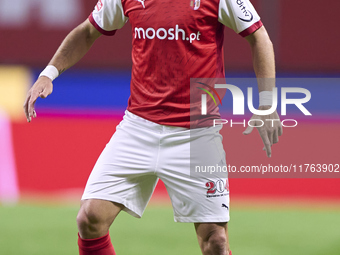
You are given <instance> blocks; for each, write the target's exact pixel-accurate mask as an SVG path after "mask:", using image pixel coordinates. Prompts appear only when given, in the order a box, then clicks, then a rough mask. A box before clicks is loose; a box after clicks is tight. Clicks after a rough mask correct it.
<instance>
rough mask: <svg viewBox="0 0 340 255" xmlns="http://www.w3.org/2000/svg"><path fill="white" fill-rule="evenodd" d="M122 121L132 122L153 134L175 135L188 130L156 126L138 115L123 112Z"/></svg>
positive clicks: (126, 111)
mask: <svg viewBox="0 0 340 255" xmlns="http://www.w3.org/2000/svg"><path fill="white" fill-rule="evenodd" d="M123 118H124V120H126V121H130V122H133V123H135V124H137V125H140V126H142V127H144V128H147V129H151V130H153V131H155V132H161V133H176V132H183V131H188V130H189V129H188V128H184V127H177V126H166V125H161V124H157V123H155V122H152V121H150V120H147V119H144V118H142V117H139V116H138V115H136V114H134V113H132V112H130V111H128V110H125V115H124V117H123Z"/></svg>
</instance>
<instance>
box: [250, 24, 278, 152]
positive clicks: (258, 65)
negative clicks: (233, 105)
mask: <svg viewBox="0 0 340 255" xmlns="http://www.w3.org/2000/svg"><path fill="white" fill-rule="evenodd" d="M246 40H247V41H248V42H249V44H250V47H251V52H252V59H253V66H254V70H255V74H256V77H257V82H258V88H259V92H263V91H272V89H273V88H274V87H275V57H274V49H273V44H272V42H271V40H270V38H269V35H268V33H267V31H266V29H265V28H264V27H263V26H262V27H261V28H259V29H258V30H257V31H255V32H254V33H252V34H250V35H249V36H247V37H246ZM270 108H271V105H261V106H259V108H258V109H259V110H268V109H270ZM252 119H260V120H262V121H263V123H264V125H263V126H262V127H258V128H257V130H258V131H259V134H260V136H261V138H262V141H263V144H264V148H263V149H264V150H266V152H267V156H268V157H271V154H272V150H271V146H272V145H273V144H275V143H277V142H278V141H279V136H281V135H282V125H281V121H278V120H279V119H280V118H279V115H278V114H277V112H276V111H274V112H273V113H272V114H270V115H263V116H260V115H255V114H254V115H253V116H252ZM268 120H276V121H268ZM261 124H262V122H260V121H258V122H256V121H253V122H252V125H253V126H260V125H261ZM252 130H253V127H251V126H248V127H247V129H246V130H245V131H244V132H243V134H245V135H248V134H250V133H251V132H252Z"/></svg>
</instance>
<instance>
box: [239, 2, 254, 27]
mask: <svg viewBox="0 0 340 255" xmlns="http://www.w3.org/2000/svg"><path fill="white" fill-rule="evenodd" d="M236 3H237V5H238V6H239V8H240V10H241V12H242V13H243V15H244V17H243V18H240V17H238V18H239V19H240V20H242V21H244V22H251V21H253V19H254V16H253V14H252V13H251V11H249V10H248V8H247V7H246V6H245V3H244V2H243V1H242V0H236Z"/></svg>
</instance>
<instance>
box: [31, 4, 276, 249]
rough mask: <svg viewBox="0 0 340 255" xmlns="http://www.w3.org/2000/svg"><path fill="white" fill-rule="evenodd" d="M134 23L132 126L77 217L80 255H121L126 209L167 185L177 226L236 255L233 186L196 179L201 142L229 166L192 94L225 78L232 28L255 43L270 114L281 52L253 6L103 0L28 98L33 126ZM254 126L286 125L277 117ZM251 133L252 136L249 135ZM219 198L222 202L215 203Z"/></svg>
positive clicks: (270, 134) (267, 140)
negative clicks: (99, 51) (62, 88)
mask: <svg viewBox="0 0 340 255" xmlns="http://www.w3.org/2000/svg"><path fill="white" fill-rule="evenodd" d="M128 20H129V22H130V24H131V27H132V45H133V47H132V60H133V66H132V78H131V96H130V98H129V102H128V107H127V110H126V112H125V116H124V119H123V120H122V122H121V123H120V124H119V125H118V127H117V130H116V132H115V134H114V135H113V136H112V138H111V140H110V142H109V143H108V144H107V145H106V147H105V149H104V150H103V152H102V154H101V155H100V157H99V159H98V161H97V163H96V165H95V167H94V169H93V170H92V172H91V175H90V177H89V179H88V182H87V184H86V188H85V191H84V194H83V197H82V202H81V208H80V210H79V213H78V216H77V223H78V229H79V239H78V245H79V253H80V254H83V255H85V254H86V255H90V254H100V255H109V254H110V255H112V254H115V252H114V248H113V246H112V244H111V241H110V237H109V233H108V231H109V228H110V226H111V224H112V222H113V221H114V220H115V218H116V217H117V215H118V214H119V212H120V211H122V210H124V211H126V212H128V213H129V214H131V215H133V216H135V217H141V216H142V214H143V212H144V209H145V207H146V205H147V203H148V201H149V199H150V197H151V195H152V192H153V190H154V188H155V186H156V183H157V181H158V179H159V178H160V179H161V180H162V181H163V182H164V184H165V185H166V188H167V191H168V193H169V196H170V198H171V202H172V205H173V210H174V218H175V221H177V222H192V223H194V225H195V229H196V234H197V238H198V242H199V245H200V248H201V251H202V253H203V254H204V255H208V254H214V255H217V254H218V255H222V254H223V255H226V254H231V251H230V248H229V242H228V228H227V222H228V221H229V189H228V180H227V179H226V178H219V177H218V176H215V177H214V178H208V177H205V176H198V177H194V176H190V170H189V169H190V164H191V163H192V162H190V161H197V162H195V163H197V165H202V164H204V162H200V160H201V161H203V160H202V159H201V158H200V157H196V158H190V144H192V147H194V146H193V144H194V143H195V142H197V141H198V142H199V144H204V146H203V147H205V148H204V149H206V150H207V151H214V152H216V153H214V156H215V157H214V158H213V159H210V160H213V161H214V160H215V162H214V163H216V164H218V163H220V162H224V164H225V156H224V151H223V146H222V139H221V136H220V135H219V130H220V129H221V127H200V126H199V125H198V128H190V124H191V123H190V95H189V94H190V93H189V91H190V78H197V77H202V78H216V77H217V78H221V77H224V63H223V50H222V46H223V30H224V26H227V27H229V28H231V29H233V30H234V31H235V32H236V33H238V34H240V35H241V36H243V37H245V38H246V40H247V41H248V42H249V44H250V47H251V50H252V56H253V65H254V69H255V73H256V76H257V77H258V78H259V82H258V86H259V91H260V107H259V109H260V110H265V109H269V108H270V103H268V102H269V101H270V100H269V101H268V98H270V93H271V90H272V88H273V87H274V86H275V84H274V82H273V79H274V78H275V64H274V53H273V47H272V43H271V41H270V39H269V36H268V34H267V32H266V30H265V28H264V26H263V24H262V22H261V20H260V17H259V15H258V14H257V13H256V11H255V9H254V7H253V6H252V5H251V3H250V2H249V0H211V1H206V0H191V1H189V0H185V1H183V0H173V1H156V0H99V1H98V3H97V5H96V7H95V9H94V11H93V12H92V13H91V15H90V16H89V18H88V19H87V20H86V21H85V22H83V23H82V24H81V25H79V26H78V27H76V28H75V29H74V30H73V31H72V32H71V33H70V34H69V35H68V36H67V37H66V38H65V40H64V41H63V42H62V44H61V46H60V47H59V49H58V50H57V52H56V53H55V55H54V56H53V58H52V60H51V61H50V63H49V65H48V66H47V67H46V69H45V70H44V71H43V72H42V73H41V75H40V77H39V78H38V80H37V81H36V83H35V84H34V85H33V87H32V88H31V89H30V90H29V92H28V94H27V99H26V101H25V104H24V109H25V114H26V117H27V120H28V122H30V121H31V120H32V118H33V117H36V112H35V110H34V104H35V102H36V100H37V98H38V97H41V98H46V97H47V96H48V95H49V94H51V93H52V88H53V85H52V81H53V79H55V78H56V77H57V76H58V75H60V74H61V73H62V72H64V71H65V70H66V69H68V68H69V67H71V66H72V65H74V64H75V63H77V62H78V61H79V60H80V59H81V58H82V57H83V56H84V55H85V54H86V52H87V51H88V50H89V49H90V47H91V46H92V44H93V43H94V42H95V40H96V39H97V38H98V37H100V36H101V35H102V34H104V35H114V34H115V33H116V30H118V29H120V28H121V27H123V26H124V24H125V23H126V22H127V21H128ZM227 46H228V47H233V46H232V45H227ZM113 57H114V56H113ZM261 78H264V79H261ZM267 78H268V79H267ZM268 81H269V82H268ZM261 95H262V96H261ZM261 97H262V99H261ZM113 100H114V99H113ZM261 102H262V103H261ZM255 117H256V118H257V119H263V120H264V119H278V115H277V113H276V112H274V113H273V114H271V115H269V116H255ZM273 123H274V127H272V123H271V122H267V121H266V122H265V125H263V126H262V127H259V128H258V130H259V133H260V135H261V138H262V140H263V143H264V146H265V150H266V153H267V156H268V157H270V156H271V145H272V144H274V143H276V142H278V136H279V135H281V133H282V128H281V126H280V124H277V122H273ZM191 127H193V126H191ZM251 131H252V127H248V128H247V129H246V130H245V131H244V134H249V133H250V132H251ZM216 189H218V193H219V194H218V195H209V194H210V193H214V192H215V191H216Z"/></svg>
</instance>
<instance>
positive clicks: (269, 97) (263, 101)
mask: <svg viewBox="0 0 340 255" xmlns="http://www.w3.org/2000/svg"><path fill="white" fill-rule="evenodd" d="M259 96H260V106H263V105H270V106H271V105H273V92H272V91H262V92H260V93H259Z"/></svg>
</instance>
